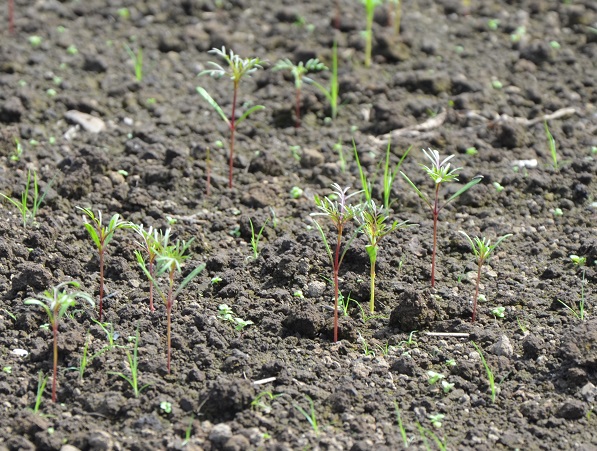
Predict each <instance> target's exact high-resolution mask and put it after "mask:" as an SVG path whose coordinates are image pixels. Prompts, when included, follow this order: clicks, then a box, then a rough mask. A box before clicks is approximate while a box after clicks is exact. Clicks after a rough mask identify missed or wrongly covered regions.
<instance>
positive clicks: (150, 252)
mask: <svg viewBox="0 0 597 451" xmlns="http://www.w3.org/2000/svg"><path fill="white" fill-rule="evenodd" d="M129 224H130V227H131V228H132V229H133V230H134V231H135V233H137V234H138V235H139V236H140V237H141V240H140V241H135V243H136V244H137V245H138V246H139V247H141V249H142V250H143V252H144V254H145V256H143V254H141V255H140V256H139V255H137V260H139V258H141V259H144V260H146V262H147V270H148V271H149V273H150V274H151V275H152V276H154V275H155V259H156V257H157V256H158V254H159V252H160V251H161V250H162V248H163V243H168V239H169V234H170V229H168V230H166V235H164V234H163V233H162V232H161V231H160V232H158V230H157V229H154V228H153V227H151V226H150V227H149V228H148V229H147V230H145V229H144V228H143V224H141V225H138V224H133V223H129ZM138 252H139V251H135V254H137V253H138ZM149 310H151V311H152V312H154V311H155V307H154V306H153V281H152V280H151V279H149Z"/></svg>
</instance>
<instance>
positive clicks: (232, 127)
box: [228, 80, 238, 188]
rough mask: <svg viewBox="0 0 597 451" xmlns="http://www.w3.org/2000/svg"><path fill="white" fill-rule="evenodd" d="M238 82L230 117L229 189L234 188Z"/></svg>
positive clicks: (235, 87) (235, 86) (235, 82)
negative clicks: (233, 166)
mask: <svg viewBox="0 0 597 451" xmlns="http://www.w3.org/2000/svg"><path fill="white" fill-rule="evenodd" d="M237 95H238V81H236V80H234V96H233V99H232V116H231V117H230V159H229V161H228V188H232V162H233V159H234V132H235V131H236V97H237Z"/></svg>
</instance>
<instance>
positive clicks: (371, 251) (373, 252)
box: [365, 244, 378, 264]
mask: <svg viewBox="0 0 597 451" xmlns="http://www.w3.org/2000/svg"><path fill="white" fill-rule="evenodd" d="M377 249H378V246H375V245H373V244H367V245H366V246H365V250H366V251H367V255H369V260H370V261H371V263H372V264H373V263H375V261H376V260H377Z"/></svg>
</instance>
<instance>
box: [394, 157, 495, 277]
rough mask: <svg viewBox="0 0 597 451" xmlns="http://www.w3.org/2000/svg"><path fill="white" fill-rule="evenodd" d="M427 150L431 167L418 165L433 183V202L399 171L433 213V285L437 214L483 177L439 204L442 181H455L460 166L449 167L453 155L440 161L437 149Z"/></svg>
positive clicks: (476, 178) (469, 183)
mask: <svg viewBox="0 0 597 451" xmlns="http://www.w3.org/2000/svg"><path fill="white" fill-rule="evenodd" d="M428 150H429V152H427V151H425V149H423V153H424V154H425V156H426V157H427V158H428V159H429V161H431V167H428V166H425V165H424V164H420V166H421V167H422V168H423V169H424V170H425V172H426V173H427V175H429V177H431V179H432V180H433V182H434V184H435V193H434V197H433V202H432V201H431V200H430V199H429V197H427V196H426V195H425V194H423V193H422V192H421V190H420V189H419V188H418V187H417V186H416V185H415V184H414V183H413V182H411V180H410V179H409V178H408V177H407V176H406V174H405V173H404V172H402V171H401V172H400V174H402V177H404V179H405V180H406V181H407V183H408V184H409V185H410V186H411V188H412V189H414V190H415V192H416V193H417V195H418V196H419V197H420V198H421V199H422V200H423V202H425V205H427V206H428V207H429V208H430V209H431V212H432V214H433V253H432V256H431V286H432V287H434V286H435V256H436V253H437V222H438V219H439V214H440V212H441V210H442V209H443V208H444V207H445V206H446V205H448V204H449V203H450V202H452V201H453V200H454V199H456V198H458V197H460V195H462V194H463V193H465V192H466V191H468V190H469V189H470V188H471V187H472V186H474V185H476V184H477V183H479V182H480V181H481V179H482V178H483V177H481V176H477V177H475V178H473V179H472V180H471V181H470V182H468V183H467V184H466V185H464V186H463V187H462V188H460V189H459V190H458V191H456V193H454V194H453V195H452V196H450V197H449V198H448V200H446V201H445V202H444V203H443V204H441V205H440V199H439V191H440V188H441V186H442V184H443V183H447V182H455V181H458V173H457V171H458V170H460V169H462V168H453V169H450V163H449V161H450V160H451V159H452V158H453V157H454V155H450V156H449V157H446V158H444V160H443V161H442V160H441V158H440V156H439V152H438V151H437V150H433V149H428Z"/></svg>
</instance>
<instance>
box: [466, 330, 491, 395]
mask: <svg viewBox="0 0 597 451" xmlns="http://www.w3.org/2000/svg"><path fill="white" fill-rule="evenodd" d="M471 343H472V344H473V346H474V347H475V349H476V350H477V352H478V353H479V357H480V358H481V363H482V364H483V367H484V368H485V372H486V373H487V381H488V383H489V390H490V392H491V402H492V403H495V397H496V396H497V386H496V384H495V376H494V375H493V371H491V368H489V365H488V364H487V361H486V360H485V356H484V355H483V351H481V348H480V347H479V346H478V345H477V343H475V342H474V341H471Z"/></svg>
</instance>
